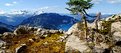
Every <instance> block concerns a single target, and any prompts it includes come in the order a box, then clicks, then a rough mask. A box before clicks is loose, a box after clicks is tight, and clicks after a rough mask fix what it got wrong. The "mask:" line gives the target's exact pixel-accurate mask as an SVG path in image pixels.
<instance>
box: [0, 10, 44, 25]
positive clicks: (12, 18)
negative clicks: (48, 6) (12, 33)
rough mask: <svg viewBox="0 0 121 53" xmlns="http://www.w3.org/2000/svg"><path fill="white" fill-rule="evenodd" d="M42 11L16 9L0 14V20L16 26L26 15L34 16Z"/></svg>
mask: <svg viewBox="0 0 121 53" xmlns="http://www.w3.org/2000/svg"><path fill="white" fill-rule="evenodd" d="M40 13H42V12H41V11H34V12H32V11H28V10H18V11H12V12H8V13H5V14H0V22H3V23H6V24H9V25H13V26H16V25H18V24H20V23H21V22H22V21H23V20H25V19H27V18H28V17H31V16H35V15H38V14H40Z"/></svg>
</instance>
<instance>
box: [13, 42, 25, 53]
mask: <svg viewBox="0 0 121 53" xmlns="http://www.w3.org/2000/svg"><path fill="white" fill-rule="evenodd" d="M26 48H27V46H26V44H22V45H21V46H19V47H18V48H16V52H15V53H25V50H26Z"/></svg>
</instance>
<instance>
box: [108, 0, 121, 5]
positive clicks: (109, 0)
mask: <svg viewBox="0 0 121 53" xmlns="http://www.w3.org/2000/svg"><path fill="white" fill-rule="evenodd" d="M107 2H108V3H111V4H116V3H121V0H107Z"/></svg>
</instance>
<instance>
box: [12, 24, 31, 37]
mask: <svg viewBox="0 0 121 53" xmlns="http://www.w3.org/2000/svg"><path fill="white" fill-rule="evenodd" d="M28 28H29V27H27V26H19V27H18V28H16V30H15V31H14V34H15V35H19V34H29V32H30V31H29V29H28Z"/></svg>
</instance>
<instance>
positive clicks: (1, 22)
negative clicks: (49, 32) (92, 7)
mask: <svg viewBox="0 0 121 53" xmlns="http://www.w3.org/2000/svg"><path fill="white" fill-rule="evenodd" d="M90 15H95V14H90ZM109 16H111V15H108V14H105V15H102V16H101V18H106V17H109ZM80 17H81V16H80V15H71V14H57V13H43V12H42V11H34V12H31V11H27V10H20V11H13V12H10V13H5V14H0V32H1V31H3V28H4V29H5V28H6V31H12V30H14V29H15V28H16V27H17V26H19V25H29V26H36V27H42V28H48V29H62V30H68V28H70V27H71V26H72V25H73V24H74V23H76V22H78V21H79V20H80V19H81V18H80ZM88 20H90V22H93V20H94V18H89V17H88Z"/></svg>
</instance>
